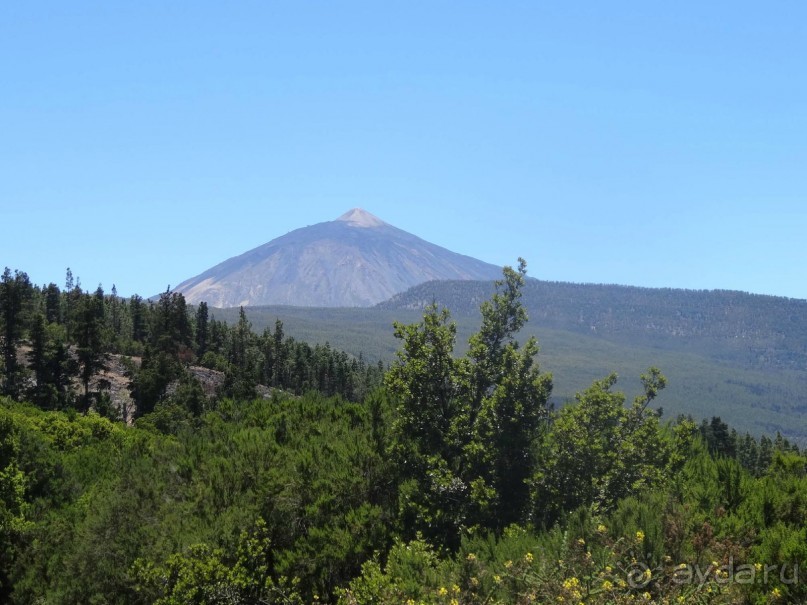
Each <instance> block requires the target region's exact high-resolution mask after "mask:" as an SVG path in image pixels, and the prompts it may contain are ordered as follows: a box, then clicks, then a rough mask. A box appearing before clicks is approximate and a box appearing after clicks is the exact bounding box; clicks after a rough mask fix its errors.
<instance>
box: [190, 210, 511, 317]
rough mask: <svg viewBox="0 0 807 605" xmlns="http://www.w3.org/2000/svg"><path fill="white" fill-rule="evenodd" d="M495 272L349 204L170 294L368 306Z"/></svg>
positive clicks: (231, 302)
mask: <svg viewBox="0 0 807 605" xmlns="http://www.w3.org/2000/svg"><path fill="white" fill-rule="evenodd" d="M500 275H501V269H500V268H499V267H496V266H494V265H490V264H488V263H484V262H482V261H480V260H476V259H474V258H470V257H468V256H463V255H461V254H456V253H454V252H451V251H450V250H446V249H445V248H441V247H440V246H436V245H435V244H430V243H429V242H426V241H424V240H422V239H420V238H419V237H416V236H414V235H412V234H411V233H407V232H406V231H402V230H401V229H398V228H396V227H393V226H392V225H389V224H388V223H385V222H384V221H382V220H381V219H380V218H378V217H376V216H373V215H372V214H370V213H369V212H367V211H365V210H362V209H361V208H353V209H352V210H350V211H348V212H346V213H345V214H343V215H342V216H340V217H339V218H338V219H336V220H335V221H325V222H322V223H316V224H315V225H311V226H309V227H303V228H302V229H295V230H294V231H290V232H289V233H287V234H286V235H283V236H281V237H278V238H276V239H273V240H272V241H270V242H267V243H265V244H263V245H262V246H258V247H257V248H253V249H252V250H248V251H247V252H244V253H243V254H241V255H239V256H236V257H233V258H231V259H228V260H226V261H224V262H222V263H219V264H218V265H216V266H215V267H211V268H210V269H208V270H207V271H205V272H204V273H201V274H199V275H197V276H196V277H193V278H191V279H188V280H185V281H184V282H182V283H181V284H179V285H178V286H177V287H176V288H175V289H174V291H175V292H181V293H182V294H183V295H184V296H185V300H186V301H187V302H189V303H191V304H198V303H199V302H201V301H205V302H207V303H208V304H209V305H211V306H214V307H238V306H248V305H255V306H257V305H296V306H310V307H369V306H372V305H374V304H376V303H379V302H381V301H383V300H387V299H388V298H390V297H391V296H392V295H393V294H397V293H399V292H403V291H404V290H407V289H409V288H411V287H412V286H414V285H416V284H421V283H423V282H426V281H432V280H439V279H486V280H494V279H497V278H498V277H499V276H500Z"/></svg>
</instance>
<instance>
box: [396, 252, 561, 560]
mask: <svg viewBox="0 0 807 605" xmlns="http://www.w3.org/2000/svg"><path fill="white" fill-rule="evenodd" d="M525 275H526V263H525V262H524V261H523V259H519V267H518V270H517V271H516V270H513V269H512V268H510V267H506V268H505V269H504V276H503V279H502V280H501V281H498V282H497V283H496V293H495V294H494V295H493V297H492V299H491V300H490V301H488V302H486V303H484V304H483V305H482V306H481V312H482V326H481V328H480V331H479V332H478V333H477V334H475V335H473V336H472V337H471V340H470V349H469V352H468V355H467V356H466V357H465V358H462V359H455V358H454V355H453V353H454V341H455V337H456V327H455V325H454V324H453V323H451V322H450V316H449V313H448V311H447V310H442V311H438V309H437V307H436V305H431V306H430V307H428V308H427V309H426V313H425V314H424V316H423V321H422V322H421V323H419V324H414V325H409V326H405V325H400V324H396V326H395V336H396V337H397V338H399V339H401V340H402V341H403V345H402V348H401V350H400V351H399V352H398V356H397V359H396V361H395V363H394V364H393V365H392V367H391V368H390V371H389V372H388V374H387V377H386V385H387V387H388V388H389V390H390V392H391V394H392V395H393V397H394V399H395V401H396V411H397V414H396V420H395V424H394V432H395V434H396V440H395V446H394V451H395V455H396V459H397V460H399V463H400V468H399V470H400V472H401V474H402V485H401V490H402V502H403V505H404V510H403V511H402V514H403V518H404V525H406V526H408V527H410V529H411V528H414V529H420V530H422V531H424V532H428V533H427V535H429V536H431V537H435V538H437V539H438V540H440V541H441V543H444V544H454V545H456V543H457V539H458V536H459V533H458V532H459V531H460V530H461V529H462V528H463V527H469V526H471V525H478V524H482V525H484V526H486V527H490V528H492V529H495V530H501V529H503V528H504V527H505V526H507V525H508V524H510V523H513V522H517V521H519V520H523V519H525V518H526V515H527V511H528V504H529V501H530V497H529V486H528V483H527V482H528V480H529V479H530V478H531V476H532V474H533V473H534V466H535V463H536V459H535V454H534V451H535V445H536V441H537V439H538V437H539V436H540V433H541V428H542V426H543V423H544V421H545V419H546V417H547V411H546V404H547V400H548V397H549V394H550V391H551V385H552V382H551V377H550V376H548V375H542V374H540V372H539V369H538V366H537V365H536V364H535V362H534V357H535V355H536V353H537V351H538V347H537V343H536V342H535V340H534V339H530V340H528V342H527V344H526V346H525V347H524V348H523V349H522V348H520V347H519V344H518V342H517V341H516V340H515V335H516V333H517V332H518V330H520V329H521V327H523V325H524V323H525V322H526V319H527V317H526V313H525V311H524V309H523V307H522V305H521V302H520V297H521V288H522V287H523V285H524V280H525Z"/></svg>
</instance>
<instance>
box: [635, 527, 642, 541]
mask: <svg viewBox="0 0 807 605" xmlns="http://www.w3.org/2000/svg"><path fill="white" fill-rule="evenodd" d="M636 541H637V542H644V532H643V531H642V530H641V529H640V530H639V531H637V532H636Z"/></svg>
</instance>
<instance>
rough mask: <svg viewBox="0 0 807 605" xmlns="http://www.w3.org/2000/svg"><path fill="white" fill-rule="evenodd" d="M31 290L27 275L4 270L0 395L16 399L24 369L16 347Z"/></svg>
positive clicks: (0, 293) (0, 296)
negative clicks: (18, 358) (0, 381)
mask: <svg viewBox="0 0 807 605" xmlns="http://www.w3.org/2000/svg"><path fill="white" fill-rule="evenodd" d="M32 292H33V289H32V287H31V282H30V281H29V279H28V275H27V274H25V273H23V272H21V271H14V274H13V275H12V273H11V270H10V269H9V268H8V267H6V269H5V271H4V272H3V275H2V278H0V326H2V332H0V336H2V344H1V346H0V349H2V358H3V381H2V384H1V385H0V386H1V388H0V393H2V394H4V395H8V396H10V397H18V396H19V395H20V390H21V388H22V382H23V380H22V379H23V374H24V371H23V368H21V367H20V365H19V363H18V362H17V346H18V344H19V340H20V338H22V334H23V328H24V326H25V316H26V313H27V310H28V304H29V302H30V300H31V295H32Z"/></svg>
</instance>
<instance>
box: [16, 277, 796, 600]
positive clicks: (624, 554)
mask: <svg viewBox="0 0 807 605" xmlns="http://www.w3.org/2000/svg"><path fill="white" fill-rule="evenodd" d="M525 272H526V268H525V265H524V264H523V263H522V264H521V265H520V266H519V267H518V268H517V269H515V270H514V269H511V268H506V269H505V270H504V274H503V279H502V280H501V281H500V282H499V283H498V284H497V286H496V288H495V291H494V292H493V293H492V294H491V296H490V298H488V299H486V300H484V301H482V303H481V313H480V321H479V325H478V329H477V330H476V331H475V332H474V333H473V334H472V335H471V337H470V339H469V342H468V344H467V347H465V348H464V349H463V350H462V351H460V350H459V349H458V348H457V347H456V340H457V327H456V325H455V324H454V323H453V322H452V319H451V314H450V312H449V311H448V310H446V309H442V308H439V307H437V306H428V307H427V308H425V310H424V311H423V314H422V317H421V318H420V319H419V320H418V321H416V322H413V323H398V324H396V325H395V327H394V335H395V337H396V339H397V340H398V341H399V343H400V347H399V350H398V353H397V355H396V357H395V359H394V361H393V363H392V364H391V366H390V367H389V369H388V370H387V371H386V372H383V378H382V369H381V368H379V367H378V365H377V364H366V363H365V362H364V361H363V360H362V359H358V358H354V357H351V356H349V355H347V354H344V353H339V352H336V351H335V350H333V349H331V348H330V347H328V348H326V347H324V346H323V347H316V346H314V347H312V346H310V345H305V344H303V343H300V342H297V341H294V340H292V339H290V338H288V337H285V336H284V333H283V327H282V324H277V326H276V329H275V330H267V331H265V332H264V333H263V334H261V335H258V334H255V333H254V332H253V331H252V330H251V329H250V324H249V321H248V320H247V317H246V315H245V314H244V313H241V314H240V317H239V320H238V322H237V323H235V324H233V325H229V326H228V325H225V324H222V323H220V322H219V321H218V320H214V319H212V318H210V317H208V316H207V312H208V310H207V308H206V307H205V306H202V305H200V306H199V307H198V308H197V309H191V308H189V307H187V306H186V305H185V302H184V299H183V298H182V297H181V296H180V295H177V294H172V293H170V292H167V293H165V294H164V295H163V296H162V297H160V299H159V301H157V302H155V303H147V302H145V301H143V300H142V299H139V298H137V297H135V298H132V299H129V300H127V301H123V300H121V299H120V298H118V297H117V296H115V295H114V294H110V295H107V294H105V293H104V292H103V291H101V289H100V288H99V289H97V290H96V291H95V292H93V293H88V292H84V291H82V290H81V288H80V286H78V285H76V284H73V283H70V282H71V279H70V278H69V279H68V284H67V285H68V286H69V287H65V288H64V290H61V289H59V288H57V287H56V286H54V285H49V286H46V287H44V288H40V287H35V286H32V285H31V284H30V283H29V282H28V279H27V276H26V275H25V274H24V273H21V272H16V273H11V272H10V271H6V272H5V273H4V275H3V277H2V281H0V311H1V313H0V318H2V324H0V327H1V328H2V338H3V340H2V343H0V344H2V353H3V367H2V370H3V374H2V378H3V381H2V387H3V392H4V396H2V397H0V601H2V602H10V603H76V604H79V603H82V604H83V603H121V604H123V603H158V604H180V603H211V604H212V603H217V604H218V603H251V604H259V603H277V604H280V603H283V604H301V603H317V602H321V603H341V604H343V605H354V604H355V605H358V604H368V605H369V604H389V605H393V604H394V605H399V604H402V603H427V604H440V605H459V604H479V605H481V604H493V603H501V604H510V603H517V604H520V603H549V602H552V603H586V604H596V605H606V604H617V605H622V604H627V603H637V602H641V603H653V604H667V603H678V602H681V603H714V604H718V603H749V604H751V603H800V602H803V601H804V600H805V598H807V587H806V586H805V584H804V583H803V582H802V578H801V576H799V571H800V570H801V569H802V567H803V566H804V565H805V564H807V547H805V544H807V537H806V536H805V529H804V524H803V519H804V515H805V514H807V501H805V499H804V496H803V494H805V493H807V483H805V482H807V458H805V457H804V456H803V455H802V454H801V452H800V451H799V448H797V447H796V446H795V445H793V444H791V443H789V442H788V441H787V440H786V439H784V438H783V437H782V436H780V435H770V436H764V437H761V438H758V439H757V438H755V437H752V436H751V435H748V434H741V433H738V432H737V431H735V430H732V428H731V427H730V426H728V425H727V424H726V423H725V422H724V421H723V420H721V419H720V418H717V417H709V418H706V419H704V420H703V421H702V422H701V419H699V418H697V419H692V418H687V417H683V416H682V417H678V418H675V419H673V420H672V421H669V420H664V419H662V418H660V416H659V414H658V412H657V406H659V405H662V406H663V405H664V398H665V393H666V392H667V387H668V379H667V378H666V377H665V375H664V374H663V373H662V371H661V370H659V369H657V368H656V367H652V364H648V367H646V368H645V370H644V371H643V372H642V374H641V376H639V377H637V380H636V384H637V385H638V388H637V389H636V394H635V397H627V396H626V395H625V394H623V392H622V391H621V390H620V389H619V385H618V383H617V378H616V376H615V375H613V374H610V373H604V374H603V375H601V376H599V377H598V378H597V379H596V380H594V381H592V383H591V384H590V385H589V386H588V387H587V388H585V389H583V390H581V391H580V392H579V393H578V395H577V396H576V398H575V399H574V401H572V402H570V404H569V405H567V406H565V407H563V408H562V409H553V408H552V406H551V405H550V398H551V395H552V391H553V382H554V377H553V376H552V375H551V374H549V373H548V372H546V371H545V369H543V368H542V367H541V366H540V365H539V363H538V358H537V357H536V353H537V342H536V341H535V340H534V339H533V338H529V337H525V338H522V337H519V339H518V340H517V339H516V336H517V335H518V334H521V335H523V334H524V332H523V330H522V328H523V327H524V325H525V323H526V322H527V313H526V311H525V308H524V305H523V304H522V300H523V298H522V292H523V290H524V288H525V281H524V280H525ZM112 354H115V355H120V356H123V357H127V358H131V359H132V361H131V367H130V373H131V375H130V377H129V380H130V384H131V392H132V397H133V400H134V401H135V402H136V407H135V409H134V413H133V416H134V418H123V417H121V415H120V410H118V409H116V407H115V405H114V402H113V401H111V399H110V397H109V396H108V394H106V392H105V390H104V386H103V381H99V380H98V376H99V375H103V374H104V366H105V364H106V363H107V360H108V359H109V356H110V355H112ZM138 360H139V361H138ZM196 364H201V366H204V365H207V366H211V371H220V372H222V374H223V381H222V384H221V387H220V389H219V390H218V392H215V393H210V394H208V393H206V392H205V391H204V389H203V388H202V385H200V384H199V383H198V381H197V379H196V378H195V374H193V373H192V372H191V371H190V369H191V368H192V367H198V366H197V365H196ZM214 367H215V368H218V369H215V370H214V369H212V368H214ZM260 387H262V388H261V389H260V390H259V388H260ZM264 388H265V389H268V390H263V389H264ZM259 392H262V393H263V395H261V396H256V395H257V394H258V393H259ZM124 420H126V421H127V422H124Z"/></svg>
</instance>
